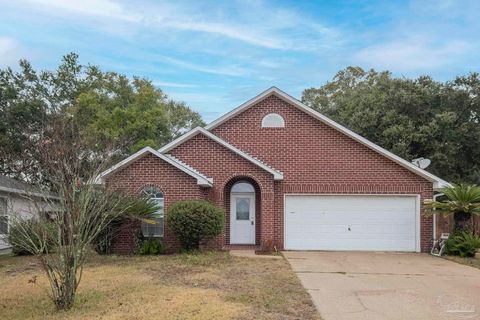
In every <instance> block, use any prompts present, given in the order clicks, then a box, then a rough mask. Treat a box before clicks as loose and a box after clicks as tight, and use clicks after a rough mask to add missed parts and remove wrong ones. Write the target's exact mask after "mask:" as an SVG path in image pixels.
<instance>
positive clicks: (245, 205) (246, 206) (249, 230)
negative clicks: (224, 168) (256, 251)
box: [230, 181, 256, 244]
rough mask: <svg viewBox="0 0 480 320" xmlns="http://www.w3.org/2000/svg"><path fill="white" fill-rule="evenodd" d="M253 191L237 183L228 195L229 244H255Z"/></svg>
mask: <svg viewBox="0 0 480 320" xmlns="http://www.w3.org/2000/svg"><path fill="white" fill-rule="evenodd" d="M255 223H256V222H255V189H254V187H253V186H252V185H251V184H250V183H249V182H246V181H239V182H237V183H235V184H234V185H233V187H232V190H231V194H230V244H255Z"/></svg>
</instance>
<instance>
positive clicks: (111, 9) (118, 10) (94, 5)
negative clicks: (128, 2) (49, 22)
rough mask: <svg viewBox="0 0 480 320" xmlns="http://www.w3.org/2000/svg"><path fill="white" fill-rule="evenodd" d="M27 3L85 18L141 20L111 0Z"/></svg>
mask: <svg viewBox="0 0 480 320" xmlns="http://www.w3.org/2000/svg"><path fill="white" fill-rule="evenodd" d="M27 2H30V3H32V4H37V5H40V6H42V7H43V8H49V9H58V10H60V11H69V12H71V13H75V14H82V15H87V16H103V17H107V18H113V19H120V20H125V21H131V22H136V21H139V20H140V18H141V16H140V15H138V14H136V13H133V12H132V11H130V10H128V9H126V8H125V7H124V6H123V5H122V4H120V3H118V2H115V1H113V0H81V1H75V0H27Z"/></svg>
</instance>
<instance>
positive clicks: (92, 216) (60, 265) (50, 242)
mask: <svg viewBox="0 0 480 320" xmlns="http://www.w3.org/2000/svg"><path fill="white" fill-rule="evenodd" d="M71 189H72V190H73V191H72V193H71V194H70V195H68V196H67V195H66V194H64V196H63V197H61V198H59V199H58V200H57V201H55V202H52V203H51V204H50V205H51V207H55V208H56V213H55V214H54V215H50V216H49V217H47V216H43V215H40V216H37V217H35V218H33V219H30V220H24V219H21V218H15V216H14V219H13V221H12V229H14V230H15V232H13V233H11V234H10V236H9V241H10V243H11V244H12V245H13V246H14V247H15V248H18V249H19V250H22V251H23V252H28V253H30V254H33V255H37V256H38V258H39V259H40V261H41V263H42V266H43V269H44V270H45V272H46V274H47V277H48V280H49V282H50V286H51V289H52V296H53V301H54V303H55V306H56V307H57V309H59V310H66V309H69V308H71V306H72V305H73V303H74V301H75V293H76V290H77V288H78V285H79V284H80V280H81V278H82V271H83V265H84V262H85V258H86V257H87V254H88V251H89V250H88V249H89V246H90V245H91V244H92V242H93V241H94V240H95V238H96V237H97V236H98V235H99V234H100V233H101V232H102V231H103V230H104V229H105V228H106V227H107V226H108V225H109V224H110V223H111V222H112V221H114V220H116V219H119V218H121V217H133V218H136V217H145V216H148V214H150V213H151V212H155V211H156V209H157V208H156V206H155V204H154V203H147V201H148V200H146V199H142V198H133V197H123V196H121V195H119V194H117V193H113V192H109V191H107V190H104V189H103V188H99V187H98V186H96V185H93V184H83V185H76V186H72V188H71ZM44 201H51V200H47V199H44ZM136 208H142V210H143V211H135V209H136Z"/></svg>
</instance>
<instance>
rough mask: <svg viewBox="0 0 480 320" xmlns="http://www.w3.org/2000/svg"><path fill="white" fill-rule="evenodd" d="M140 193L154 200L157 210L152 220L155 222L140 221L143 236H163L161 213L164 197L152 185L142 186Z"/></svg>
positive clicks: (162, 213)
mask: <svg viewBox="0 0 480 320" xmlns="http://www.w3.org/2000/svg"><path fill="white" fill-rule="evenodd" d="M141 195H142V196H143V197H145V198H149V199H151V200H152V201H154V202H155V203H156V204H157V206H158V210H157V212H155V213H154V219H153V220H154V221H155V222H156V223H147V222H142V233H143V236H144V237H163V220H164V219H163V215H164V204H165V201H164V198H163V193H162V192H161V191H160V190H159V189H158V188H157V187H154V186H148V187H146V188H144V189H143V190H142V192H141Z"/></svg>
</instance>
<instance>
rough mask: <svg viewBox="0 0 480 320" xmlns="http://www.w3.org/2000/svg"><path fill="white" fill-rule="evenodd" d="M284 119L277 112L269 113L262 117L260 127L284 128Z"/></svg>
mask: <svg viewBox="0 0 480 320" xmlns="http://www.w3.org/2000/svg"><path fill="white" fill-rule="evenodd" d="M284 127H285V120H283V117H282V116H281V115H279V114H278V113H269V114H267V115H266V116H265V117H263V119H262V128H284Z"/></svg>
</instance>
